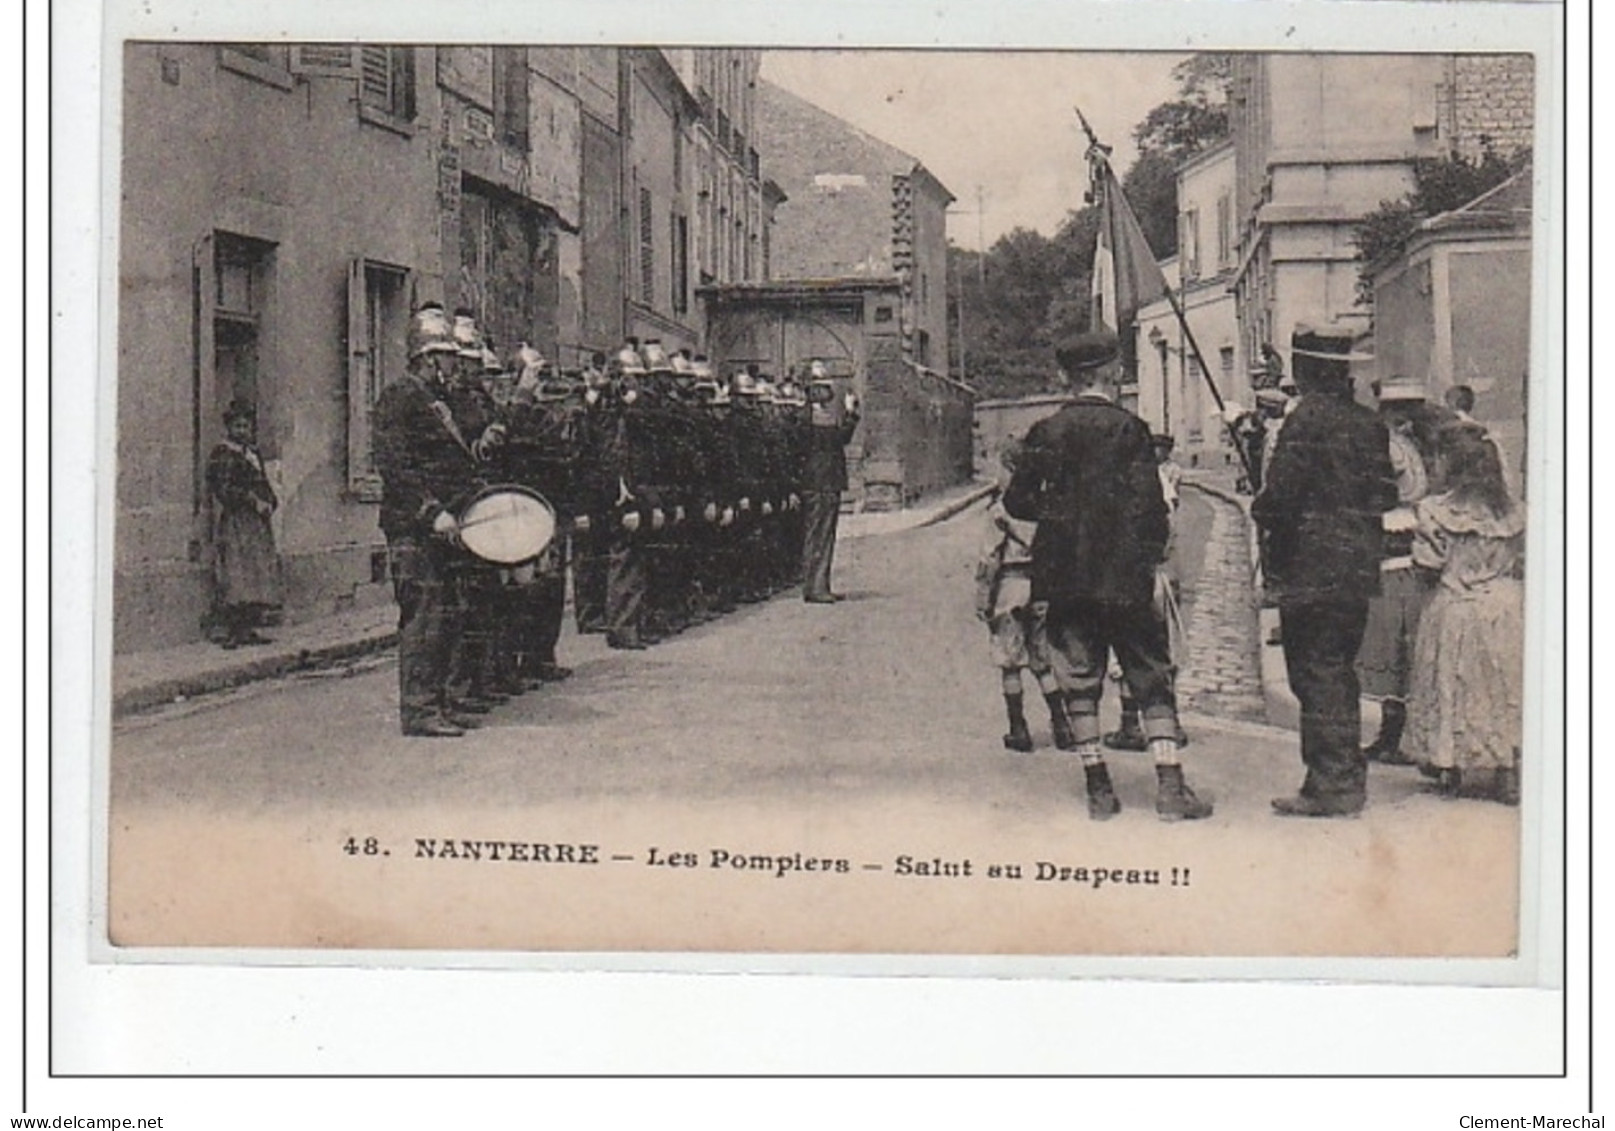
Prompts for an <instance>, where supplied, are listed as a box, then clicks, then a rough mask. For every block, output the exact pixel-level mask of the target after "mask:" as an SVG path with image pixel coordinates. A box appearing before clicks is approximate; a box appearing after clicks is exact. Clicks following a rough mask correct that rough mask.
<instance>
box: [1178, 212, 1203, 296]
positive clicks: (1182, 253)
mask: <svg viewBox="0 0 1615 1131" xmlns="http://www.w3.org/2000/svg"><path fill="white" fill-rule="evenodd" d="M1178 274H1179V275H1180V276H1181V277H1182V278H1183V280H1184V281H1185V282H1187V281H1188V280H1190V279H1197V278H1199V277H1200V213H1199V212H1198V211H1196V210H1195V209H1193V208H1191V209H1189V210H1188V211H1187V212H1183V213H1181V214H1180V215H1179V217H1178Z"/></svg>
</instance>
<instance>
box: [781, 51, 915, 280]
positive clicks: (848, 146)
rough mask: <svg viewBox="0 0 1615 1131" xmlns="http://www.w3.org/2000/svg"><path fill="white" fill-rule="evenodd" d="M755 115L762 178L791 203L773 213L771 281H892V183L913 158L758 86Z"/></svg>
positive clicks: (803, 103)
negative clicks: (761, 145)
mask: <svg viewBox="0 0 1615 1131" xmlns="http://www.w3.org/2000/svg"><path fill="white" fill-rule="evenodd" d="M757 113H758V129H759V131H760V132H761V135H762V136H763V137H764V138H766V139H767V140H766V144H765V147H764V149H763V157H762V160H763V173H764V175H765V176H767V177H768V178H769V179H770V180H772V181H774V182H775V183H776V184H778V185H779V186H780V188H781V189H783V190H784V192H785V195H786V197H787V198H788V199H787V200H786V201H785V203H784V204H782V205H780V207H779V209H778V211H777V212H776V214H775V224H774V228H773V232H772V241H773V247H772V252H771V257H772V260H773V274H774V276H775V277H776V278H781V279H834V278H845V277H849V276H871V277H879V276H886V275H892V274H895V273H896V268H895V266H894V263H893V258H892V255H893V252H892V227H893V220H894V215H893V207H894V196H893V193H894V186H893V184H892V177H893V176H894V175H906V174H907V173H908V172H909V171H910V170H912V168H913V166H914V161H913V159H912V158H908V157H907V156H906V155H904V154H902V153H900V152H899V151H897V150H895V149H893V148H892V147H891V146H888V145H886V144H885V143H884V142H881V141H879V140H877V139H875V138H872V137H870V136H869V135H867V134H865V133H863V132H862V131H859V130H857V129H855V128H853V127H852V126H850V125H849V124H848V123H846V122H844V121H842V120H841V119H840V118H837V117H835V116H834V115H832V114H830V113H828V112H827V111H824V110H821V109H819V108H818V107H817V106H814V105H812V104H811V103H808V102H806V101H804V100H803V99H801V98H798V97H797V96H796V95H794V94H791V93H790V92H789V91H786V90H783V89H781V88H780V87H777V86H774V85H773V84H771V83H768V82H763V81H759V83H758V98H757Z"/></svg>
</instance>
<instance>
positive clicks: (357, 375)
mask: <svg viewBox="0 0 1615 1131" xmlns="http://www.w3.org/2000/svg"><path fill="white" fill-rule="evenodd" d="M408 278H409V275H408V272H406V271H405V270H404V269H403V268H401V267H389V266H387V265H385V264H381V263H373V262H371V261H369V260H366V259H355V260H353V261H352V262H351V263H350V264H349V265H348V490H349V492H350V493H351V494H352V495H353V496H354V497H355V498H357V499H359V500H361V501H363V502H379V501H380V499H381V478H380V476H379V475H377V474H376V463H375V451H374V446H373V438H372V437H373V431H372V421H373V418H374V413H375V408H376V401H377V400H379V399H380V397H381V391H382V390H383V389H385V388H386V387H387V386H388V385H390V384H391V383H392V382H393V381H395V380H397V379H398V377H399V375H400V374H402V373H403V372H404V365H405V357H404V334H405V330H406V327H407V323H408V319H409V315H408V305H409V304H408V298H407V295H408V287H407V283H408Z"/></svg>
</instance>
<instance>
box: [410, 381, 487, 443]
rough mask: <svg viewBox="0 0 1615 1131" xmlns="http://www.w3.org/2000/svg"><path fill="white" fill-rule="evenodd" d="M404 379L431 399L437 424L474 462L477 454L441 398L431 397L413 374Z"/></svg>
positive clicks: (424, 383) (427, 389)
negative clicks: (412, 382) (411, 382)
mask: <svg viewBox="0 0 1615 1131" xmlns="http://www.w3.org/2000/svg"><path fill="white" fill-rule="evenodd" d="M406 377H407V379H408V380H411V381H414V382H415V384H416V385H417V386H418V387H419V388H420V390H421V392H423V393H425V394H426V395H427V396H429V397H431V398H432V414H433V415H434V416H436V417H437V419H438V423H440V424H442V425H443V427H444V428H445V429H446V430H447V431H448V434H449V435H450V436H453V437H454V442H455V443H456V444H459V445H460V448H461V450H463V451H464V452H465V454H466V455H468V456H470V457H471V458H472V460H475V459H476V458H477V453H476V452H474V451H472V450H471V445H470V444H468V443H466V442H465V436H464V434H463V433H461V431H460V425H459V424H458V423H457V422H456V421H455V419H454V412H453V411H452V410H451V409H450V408H449V406H448V405H447V404H446V403H445V402H444V401H443V400H442V399H441V398H439V397H436V396H433V394H432V390H431V389H429V388H427V386H426V382H424V381H422V380H421V379H420V378H419V377H417V376H416V375H415V374H413V373H410V374H406Z"/></svg>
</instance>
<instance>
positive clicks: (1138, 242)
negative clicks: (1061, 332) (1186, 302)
mask: <svg viewBox="0 0 1615 1131" xmlns="http://www.w3.org/2000/svg"><path fill="white" fill-rule="evenodd" d="M1091 161H1092V163H1093V180H1094V196H1095V197H1096V198H1097V200H1098V202H1099V242H1098V244H1097V246H1096V247H1095V248H1094V257H1093V317H1092V319H1091V325H1093V326H1095V327H1101V326H1102V327H1104V328H1105V329H1107V330H1110V331H1112V332H1113V333H1116V334H1118V335H1120V334H1122V333H1123V332H1124V331H1125V330H1126V329H1127V327H1128V326H1130V325H1132V323H1133V320H1134V319H1135V318H1136V317H1138V311H1139V308H1140V307H1144V306H1148V305H1149V304H1150V303H1152V302H1154V301H1155V300H1156V299H1158V298H1160V297H1161V296H1162V295H1164V294H1166V292H1167V286H1166V276H1165V275H1163V274H1161V267H1160V265H1159V264H1158V263H1156V262H1155V253H1154V252H1152V251H1151V250H1150V245H1149V241H1148V240H1146V239H1145V238H1144V229H1143V228H1141V227H1139V223H1138V217H1137V216H1135V215H1134V214H1133V206H1132V205H1130V204H1128V203H1127V197H1126V195H1124V194H1123V193H1122V186H1121V184H1120V182H1118V181H1117V180H1116V174H1115V173H1114V172H1113V171H1112V170H1111V168H1110V162H1109V161H1108V160H1106V159H1105V156H1104V154H1103V153H1101V152H1098V151H1097V150H1096V151H1095V152H1093V154H1092V156H1091Z"/></svg>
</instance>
